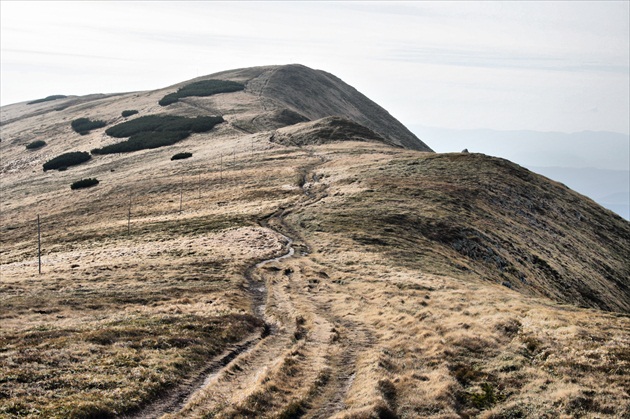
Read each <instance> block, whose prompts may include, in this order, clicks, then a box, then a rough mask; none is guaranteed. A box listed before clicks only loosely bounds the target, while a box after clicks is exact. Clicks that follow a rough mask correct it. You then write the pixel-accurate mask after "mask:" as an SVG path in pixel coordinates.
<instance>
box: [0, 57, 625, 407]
mask: <svg viewBox="0 0 630 419" xmlns="http://www.w3.org/2000/svg"><path fill="white" fill-rule="evenodd" d="M274 69H276V67H269V68H256V69H242V70H236V71H231V72H225V73H219V75H213V76H212V78H217V77H220V76H221V75H223V76H225V77H226V79H227V78H229V79H230V80H234V81H239V82H243V83H246V84H247V81H248V80H254V79H255V78H256V77H260V76H261V75H262V74H265V72H266V71H271V70H274ZM267 76H269V74H267ZM258 81H260V79H259V80H258ZM254 84H255V83H254ZM177 87H178V86H175V87H169V88H167V89H162V90H159V91H154V92H140V93H130V94H121V95H116V96H104V97H100V96H99V97H97V98H92V99H90V100H86V101H83V102H81V103H75V104H71V105H68V106H67V107H65V108H64V109H61V110H54V109H55V106H59V105H60V104H63V103H67V102H64V101H69V100H73V99H72V98H65V99H58V100H55V101H52V102H46V103H41V104H35V105H28V106H31V107H32V106H37V107H38V110H37V111H36V112H33V111H32V110H33V109H34V108H30V107H28V108H27V105H26V104H18V105H12V106H10V107H6V108H7V109H5V108H3V109H2V118H3V125H2V142H1V143H0V152H1V153H2V162H1V166H0V169H1V170H0V173H1V174H2V193H3V199H2V203H1V208H0V211H1V212H0V215H1V219H0V232H1V234H0V264H1V265H0V268H1V270H0V273H1V275H0V298H1V302H2V303H1V304H0V417H7V418H14V417H59V418H61V417H64V418H66V417H75V418H86V417H161V416H164V417H167V418H168V417H253V416H258V417H300V416H301V417H308V418H315V417H337V418H364V417H435V418H451V417H452V418H455V417H486V418H506V417H547V418H554V417H624V415H628V414H629V413H630V403H629V402H628V400H630V398H629V395H628V388H629V387H630V382H629V381H628V376H627V374H626V373H625V371H627V370H628V368H630V335H629V334H628V330H630V320H629V318H628V313H629V311H630V310H629V307H630V297H629V292H628V277H629V272H628V265H627V259H628V255H629V254H630V224H629V223H628V222H626V221H624V220H622V219H621V218H620V217H618V216H616V215H614V214H612V213H611V212H609V211H607V210H605V209H603V208H601V207H599V206H598V205H596V204H595V203H593V202H592V201H590V200H588V199H586V198H584V197H582V196H581V195H579V194H576V193H574V192H573V191H571V190H569V189H567V188H566V187H564V186H562V185H560V184H557V183H555V182H551V181H549V180H548V179H546V178H544V177H542V176H538V175H536V174H534V173H531V172H529V171H527V170H526V169H523V168H521V167H519V166H517V165H514V164H512V163H510V162H508V161H506V160H501V159H496V158H490V157H487V156H484V155H480V154H459V153H455V154H435V153H428V152H420V151H417V150H410V149H404V148H400V147H392V144H391V141H390V140H389V139H387V138H383V137H382V136H381V135H379V134H377V133H376V132H375V131H376V130H374V129H370V128H369V127H362V126H361V125H358V124H357V123H356V121H355V122H352V121H349V120H347V119H342V118H325V119H321V120H316V121H311V122H304V121H303V119H302V118H299V117H298V116H296V115H297V114H299V115H302V116H304V115H307V114H308V112H306V111H305V110H301V109H294V110H293V111H292V112H295V114H289V115H292V116H293V117H292V118H288V119H284V121H285V122H282V118H279V117H276V116H274V115H281V114H282V111H283V110H284V109H286V107H284V105H279V104H278V102H277V101H275V100H272V99H270V98H269V97H265V96H264V95H262V96H260V95H257V94H254V93H253V92H252V90H251V89H250V90H248V88H247V87H246V89H245V90H244V91H239V92H232V93H226V94H220V95H216V96H210V97H204V98H197V97H187V98H182V99H180V100H179V101H178V102H177V103H174V104H172V105H168V106H167V107H161V106H159V105H158V104H157V102H158V100H160V99H161V98H162V97H163V96H164V95H166V94H168V93H170V92H171V91H173V90H176V88H177ZM179 87H181V86H179ZM293 87H295V88H296V90H299V89H297V86H293ZM53 103H54V105H53ZM127 109H135V110H138V111H139V113H138V115H134V116H132V117H130V118H136V117H141V116H144V115H151V114H161V113H167V114H173V115H180V116H201V115H217V116H219V115H220V116H222V117H223V118H224V119H225V120H226V122H225V123H222V124H219V125H217V126H216V127H215V128H214V129H213V130H211V131H209V132H206V133H195V134H192V135H191V136H190V137H188V138H186V139H184V140H182V141H181V142H179V143H177V144H175V145H172V146H168V147H162V148H157V149H152V150H141V151H137V152H133V153H125V154H112V155H105V156H93V158H92V159H91V160H90V161H88V162H86V163H83V164H81V165H77V166H73V167H70V168H68V170H66V171H62V172H57V171H49V172H43V170H42V169H41V167H42V166H41V165H42V164H43V162H45V161H46V160H47V159H48V158H50V157H52V156H54V155H58V154H61V153H65V152H70V151H76V150H79V151H81V150H90V149H92V148H96V147H102V146H104V145H106V144H109V143H111V142H113V139H112V138H109V137H108V136H107V135H106V134H105V130H106V129H107V128H108V127H110V126H112V125H113V124H115V123H118V122H120V121H123V120H124V119H123V118H122V117H121V112H122V111H123V110H127ZM9 115H10V118H9ZM5 117H7V118H8V119H7V120H6V122H5V119H4V118H5ZM79 117H89V118H92V119H99V120H104V121H106V122H107V124H108V125H107V126H106V127H105V128H103V129H97V130H94V131H92V132H90V133H89V134H87V135H84V136H80V135H79V134H77V133H74V132H73V131H72V130H71V127H70V122H71V121H72V120H74V119H76V118H79ZM284 117H287V113H284ZM309 118H310V117H309ZM287 121H289V122H287ZM294 122H299V123H298V124H295V125H294V124H293V123H294ZM285 125H291V126H285ZM37 139H44V140H45V141H46V142H47V144H48V145H47V146H46V147H44V148H42V149H38V150H27V149H26V148H25V145H26V144H28V143H30V142H32V141H34V140H37ZM184 151H186V152H191V153H192V155H193V156H192V157H191V158H189V159H186V160H179V161H171V160H170V159H171V156H173V155H174V154H175V153H177V152H184ZM84 178H97V179H98V180H99V184H98V185H97V186H95V187H92V188H88V189H81V190H71V189H70V184H71V183H72V182H74V181H77V180H79V179H84ZM38 215H39V216H40V220H41V243H42V273H41V274H39V273H38V264H37V261H38V258H37V242H38V237H37V221H36V220H37V216H38ZM284 254H288V256H289V257H286V258H282V259H274V258H275V257H276V256H281V255H284ZM261 261H265V262H264V263H262V264H261V263H260V262H261Z"/></svg>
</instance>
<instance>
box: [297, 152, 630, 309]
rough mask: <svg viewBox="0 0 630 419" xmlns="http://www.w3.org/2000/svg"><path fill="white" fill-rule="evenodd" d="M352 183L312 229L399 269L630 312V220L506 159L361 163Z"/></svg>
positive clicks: (325, 208)
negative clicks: (348, 239)
mask: <svg viewBox="0 0 630 419" xmlns="http://www.w3.org/2000/svg"><path fill="white" fill-rule="evenodd" d="M353 186H354V187H355V188H358V191H357V192H356V193H355V194H352V195H351V196H348V197H347V199H346V200H345V201H346V202H341V203H339V204H337V205H331V206H325V205H322V206H321V207H319V208H318V209H317V213H312V214H311V215H310V216H312V217H314V221H312V222H311V223H307V224H306V225H307V226H310V229H315V228H317V229H326V230H328V229H329V230H330V231H333V232H340V233H343V234H344V235H349V236H350V237H352V238H353V239H354V241H355V242H356V243H357V246H359V248H361V249H363V248H365V249H366V250H368V249H369V251H377V252H379V253H382V254H383V255H384V256H386V257H388V258H392V259H394V260H395V261H396V263H398V264H401V265H403V266H411V267H416V268H420V269H422V270H424V271H427V272H432V273H435V274H440V273H448V274H449V275H453V276H455V277H459V278H462V279H466V278H481V279H484V280H491V281H494V282H498V283H502V284H503V285H505V286H506V287H508V288H512V289H514V290H518V291H520V292H523V293H525V294H529V295H538V296H545V297H549V298H552V299H554V300H556V301H562V302H566V303H571V304H575V305H578V306H584V307H596V308H599V309H603V310H609V311H619V312H624V313H629V312H630V286H629V284H628V278H630V266H629V265H628V263H627V258H628V255H630V224H629V223H628V222H626V221H625V220H623V219H622V218H621V217H619V216H617V215H616V214H613V213H612V212H610V211H608V210H606V209H604V208H602V207H601V206H599V205H597V204H595V203H594V202H592V201H590V200H589V199H587V198H585V197H583V196H581V195H579V194H577V193H575V192H573V191H571V190H570V189H568V188H567V187H565V186H564V185H561V184H558V183H555V182H553V181H550V180H549V179H547V178H544V177H542V176H540V175H537V174H535V173H532V172H530V171H528V170H527V169H524V168H522V167H520V166H518V165H516V164H513V163H511V162H509V161H507V160H502V159H498V158H492V157H488V156H485V155H481V154H440V155H416V156H411V155H410V156H408V157H405V158H402V159H397V160H392V161H390V162H389V163H388V164H386V165H382V166H379V165H373V166H369V167H365V168H363V171H362V172H360V173H357V174H356V178H355V180H354V182H353ZM360 203H369V205H361V204H360ZM315 220H316V221H315ZM366 226H369V228H368V229H366ZM366 246H367V247H366Z"/></svg>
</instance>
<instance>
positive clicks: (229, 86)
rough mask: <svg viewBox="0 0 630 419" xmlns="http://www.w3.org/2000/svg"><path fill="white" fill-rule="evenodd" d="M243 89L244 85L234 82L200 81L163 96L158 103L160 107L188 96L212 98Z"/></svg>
mask: <svg viewBox="0 0 630 419" xmlns="http://www.w3.org/2000/svg"><path fill="white" fill-rule="evenodd" d="M243 89H245V85H244V84H242V83H237V82H235V81H227V80H202V81H198V82H195V83H191V84H187V85H186V86H184V87H182V88H180V89H179V90H177V92H175V93H170V94H168V95H166V96H164V97H163V98H162V99H161V100H160V101H159V102H158V103H159V104H160V105H161V106H167V105H170V104H171V103H175V102H177V101H178V100H179V99H181V98H183V97H189V96H212V95H216V94H217V93H229V92H237V91H239V90H243Z"/></svg>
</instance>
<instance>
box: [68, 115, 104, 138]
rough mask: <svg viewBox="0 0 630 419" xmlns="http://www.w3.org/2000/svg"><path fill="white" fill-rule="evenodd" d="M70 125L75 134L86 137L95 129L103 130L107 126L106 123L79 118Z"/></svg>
mask: <svg viewBox="0 0 630 419" xmlns="http://www.w3.org/2000/svg"><path fill="white" fill-rule="evenodd" d="M70 125H72V129H73V130H74V131H75V132H78V133H79V134H81V135H86V134H88V133H89V132H90V131H92V130H94V129H97V128H103V127H104V126H105V125H107V124H106V123H105V121H98V120H97V121H92V120H91V119H89V118H79V119H75V120H74V121H72V122H71V123H70Z"/></svg>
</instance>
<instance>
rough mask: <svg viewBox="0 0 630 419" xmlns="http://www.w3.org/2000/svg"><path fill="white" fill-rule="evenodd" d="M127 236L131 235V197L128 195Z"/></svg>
mask: <svg viewBox="0 0 630 419" xmlns="http://www.w3.org/2000/svg"><path fill="white" fill-rule="evenodd" d="M127 234H131V195H129V209H128V211H127Z"/></svg>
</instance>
